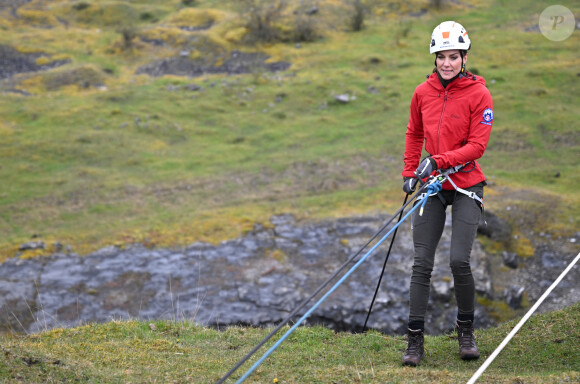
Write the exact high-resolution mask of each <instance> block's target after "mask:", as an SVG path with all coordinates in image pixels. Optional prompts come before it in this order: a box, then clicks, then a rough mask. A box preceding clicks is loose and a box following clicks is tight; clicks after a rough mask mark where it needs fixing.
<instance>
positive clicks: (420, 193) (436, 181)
mask: <svg viewBox="0 0 580 384" xmlns="http://www.w3.org/2000/svg"><path fill="white" fill-rule="evenodd" d="M463 166H464V165H463V164H462V165H458V166H456V167H453V168H449V169H446V170H443V171H441V172H440V173H439V174H438V175H436V176H430V177H429V178H428V179H427V181H426V182H425V183H423V184H422V185H421V187H420V188H419V189H418V190H417V192H415V194H414V195H413V197H412V198H411V200H410V201H408V202H407V199H405V202H404V203H403V206H402V207H401V208H400V209H399V210H398V211H397V212H396V213H395V214H394V215H393V217H391V218H390V219H389V220H388V221H387V222H386V223H385V224H384V225H383V226H382V227H381V228H380V229H379V230H378V231H377V232H376V233H375V234H374V235H373V236H372V237H371V238H370V240H369V241H368V242H367V243H366V244H364V245H363V246H362V247H361V248H360V249H359V250H358V252H356V253H355V254H354V255H353V256H351V257H350V258H349V259H348V260H347V261H346V262H345V263H344V264H343V265H342V266H340V268H339V269H338V270H337V271H336V272H335V273H334V274H333V275H332V276H331V277H330V278H329V279H328V280H326V281H325V282H324V283H322V285H320V287H318V288H317V289H316V291H315V292H314V293H313V294H312V295H311V296H310V297H309V298H307V299H306V300H304V301H303V302H302V303H301V304H300V305H299V306H298V307H297V308H296V309H294V310H293V311H292V312H291V313H290V314H289V315H288V316H287V317H286V318H285V319H284V320H283V321H282V322H281V323H280V324H279V325H278V326H277V327H276V328H275V329H273V330H272V331H271V332H270V333H269V334H268V335H267V336H266V337H265V338H264V339H263V340H262V341H261V342H260V343H258V345H256V346H255V347H254V348H253V349H252V350H251V351H250V352H249V353H248V354H247V355H246V356H245V357H244V358H242V359H241V360H240V361H238V363H237V364H236V365H235V366H234V367H233V368H232V369H230V370H229V371H228V372H227V373H226V374H225V375H224V376H223V377H222V378H221V379H220V380H219V381H218V382H217V384H221V383H224V382H225V381H226V380H227V379H228V378H229V377H230V376H231V375H232V374H233V373H234V372H235V371H236V370H237V369H238V368H240V367H241V366H242V365H243V364H244V363H245V362H246V361H247V360H248V359H249V358H250V357H251V356H252V355H253V354H254V353H256V352H257V351H258V349H260V348H261V347H262V346H263V345H264V344H265V343H266V342H267V341H268V340H270V338H272V336H274V335H275V334H276V333H277V332H278V331H279V330H280V329H282V327H284V326H285V325H286V324H287V323H288V322H289V321H291V320H292V318H293V317H294V316H296V315H297V314H298V312H299V311H300V310H301V309H303V308H304V307H305V306H306V305H307V304H308V303H309V302H310V301H311V300H312V299H314V298H315V297H316V296H317V295H318V294H319V293H320V292H322V290H323V289H324V288H326V287H327V286H328V285H329V284H330V282H331V281H332V280H334V279H335V278H336V277H337V276H338V275H339V274H340V273H341V272H342V271H343V270H344V269H345V268H346V267H347V266H348V265H349V264H351V263H352V262H354V260H355V259H356V258H357V257H358V256H359V255H360V254H361V253H362V252H363V251H364V250H365V249H366V248H367V247H368V246H369V245H370V244H371V243H372V242H373V241H374V240H375V239H377V238H378V237H379V236H380V235H381V234H382V233H383V232H384V231H385V230H386V229H387V227H388V226H389V225H390V224H391V223H392V222H393V221H394V220H395V218H396V217H397V215H402V214H403V212H404V210H405V208H406V207H407V206H408V205H409V204H411V203H412V202H413V200H415V199H417V202H419V203H418V204H415V205H414V206H413V207H412V208H411V209H410V210H409V211H408V212H407V213H406V214H405V215H404V216H403V217H402V219H401V217H400V216H399V221H398V222H397V223H396V224H395V225H394V226H393V228H391V229H390V230H389V231H388V232H387V233H386V234H384V235H383V236H382V237H381V238H380V240H378V241H377V242H376V243H375V244H374V245H373V246H372V247H371V248H370V250H369V251H368V252H367V253H365V254H364V255H363V256H362V257H361V258H360V259H359V260H358V261H357V262H356V263H355V264H354V265H353V266H352V267H351V268H350V269H349V270H348V271H347V272H346V273H345V274H344V275H343V276H342V277H341V278H340V279H339V280H338V281H337V282H336V283H335V284H334V285H333V286H332V287H331V288H330V289H329V290H328V291H327V292H326V293H325V294H324V295H323V296H322V297H321V298H320V299H319V300H318V301H317V302H316V303H314V304H313V305H312V306H311V307H310V309H308V310H307V311H306V312H305V313H304V314H303V315H302V317H300V319H298V320H297V321H296V322H295V323H294V325H293V326H292V327H291V328H290V329H289V330H288V331H286V333H285V334H284V335H282V337H281V338H280V339H279V340H278V341H277V342H276V343H275V344H274V345H273V346H272V347H270V349H268V351H266V352H265V353H264V354H263V355H262V357H260V359H259V360H258V361H256V362H255V363H254V365H253V366H252V367H250V369H248V370H247V371H246V373H244V374H243V375H242V376H241V377H240V378H239V379H238V380H237V381H236V383H243V382H244V381H245V380H246V379H247V378H248V377H249V376H250V375H251V374H252V372H254V371H255V370H256V368H258V367H259V366H260V364H262V362H264V360H266V358H268V356H270V355H271V354H272V352H274V351H275V350H276V349H277V348H278V347H279V346H280V345H281V344H282V343H283V342H284V340H286V339H287V338H288V336H290V335H291V334H292V333H293V332H294V331H295V330H296V328H298V327H299V326H300V324H302V323H303V322H304V320H306V319H307V318H308V317H309V316H310V315H311V314H312V312H314V311H315V310H316V309H317V308H318V307H319V306H320V305H321V304H322V302H324V300H326V299H327V298H328V297H329V296H330V295H331V294H332V293H333V292H334V291H335V290H336V289H337V288H338V287H339V286H340V285H341V284H342V283H343V282H344V281H345V280H346V279H347V278H348V277H349V276H350V275H351V274H352V273H353V272H354V271H355V270H356V269H358V267H359V266H360V265H361V264H362V263H364V262H365V260H366V259H368V258H369V256H370V255H371V254H372V253H373V252H374V251H375V250H376V249H377V248H378V247H379V246H380V245H381V244H382V243H383V242H384V241H385V240H386V239H387V238H388V237H389V236H390V235H391V234H393V233H394V232H396V231H397V229H398V228H399V226H400V225H401V224H402V223H403V222H404V221H405V220H406V219H407V218H408V217H409V216H410V215H411V214H412V213H413V211H415V210H416V209H418V208H421V211H422V208H423V206H424V205H425V203H426V202H427V199H428V198H429V196H432V195H436V194H437V193H438V192H439V191H440V190H441V188H442V185H443V183H444V182H445V181H451V179H450V178H449V176H450V175H451V174H453V173H455V172H458V171H459V170H460V169H461V168H463ZM452 185H454V184H453V183H452ZM421 213H422V212H421ZM391 245H392V243H391ZM385 263H386V262H385ZM381 277H382V275H381ZM375 295H376V294H375ZM371 308H372V306H371ZM369 313H370V311H369ZM367 320H368V317H367ZM365 326H366V321H365Z"/></svg>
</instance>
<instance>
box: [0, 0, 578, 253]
mask: <svg viewBox="0 0 580 384" xmlns="http://www.w3.org/2000/svg"><path fill="white" fill-rule="evenodd" d="M74 4H76V3H74ZM87 4H89V5H90V7H89V8H87V9H85V10H74V9H73V8H72V5H73V3H72V2H67V1H65V2H57V3H52V2H42V3H40V2H32V3H31V4H29V5H27V6H26V7H28V8H30V9H35V10H36V12H41V13H42V12H45V13H48V14H52V15H55V16H58V17H61V18H65V19H66V18H68V19H67V20H68V22H69V24H68V26H67V27H65V26H64V25H62V23H58V24H57V25H55V26H54V27H53V28H50V29H46V28H40V27H35V26H28V25H26V24H22V23H20V24H19V23H18V21H17V20H13V19H11V18H10V17H9V16H8V15H6V16H7V17H6V19H5V21H3V24H1V25H0V26H3V28H4V30H3V33H2V34H0V42H2V43H4V44H10V45H12V46H14V47H16V48H18V49H21V50H24V51H39V50H42V51H46V52H47V53H49V54H51V55H53V56H59V55H61V56H64V57H67V58H69V59H70V60H71V61H72V62H71V63H70V64H68V65H67V66H65V67H63V68H58V69H54V70H52V71H49V72H43V73H39V74H37V75H20V76H18V77H17V78H16V79H14V80H13V82H14V84H15V86H16V87H18V88H20V89H24V90H27V91H29V92H31V93H32V95H31V96H21V95H17V94H12V93H2V94H0V100H1V102H0V116H1V118H0V160H1V161H2V164H3V165H2V167H0V180H2V188H1V191H0V211H1V212H2V214H1V215H0V218H1V220H0V235H1V238H2V240H1V242H0V249H2V255H1V256H0V257H3V258H6V257H12V256H14V254H15V248H16V247H17V246H18V245H19V244H20V243H22V242H25V241H27V240H29V239H30V238H31V237H32V236H33V235H34V236H37V237H38V236H40V238H41V239H43V240H45V241H46V242H47V243H50V242H53V241H60V242H63V243H67V244H71V245H72V246H73V250H75V251H76V252H79V253H86V252H89V251H91V250H94V249H96V248H98V247H101V246H103V245H106V244H110V243H123V242H132V241H140V240H143V239H144V238H147V237H151V236H153V235H154V234H159V233H162V235H158V236H157V241H156V243H155V244H156V245H166V246H170V245H176V244H186V243H189V242H192V241H196V240H206V241H214V242H215V241H220V240H223V239H224V238H227V237H230V236H237V235H239V234H241V233H243V231H244V230H245V229H247V228H249V227H251V226H250V224H248V223H250V222H252V221H257V222H267V221H268V219H269V217H270V216H271V215H272V214H274V213H279V212H280V211H282V210H287V211H289V212H292V213H294V214H295V215H297V216H298V217H304V218H310V219H318V218H322V217H327V216H339V215H341V214H356V213H364V212H371V211H379V210H392V209H393V208H394V207H396V206H397V205H398V204H399V201H400V200H401V192H400V170H401V167H402V163H401V161H400V159H401V156H402V152H403V147H404V132H405V127H406V123H407V119H408V113H409V112H408V109H409V102H410V98H411V95H412V93H413V90H414V88H415V87H416V85H417V84H419V83H420V82H421V81H423V79H424V76H425V74H427V73H429V72H430V70H431V65H432V63H431V58H430V57H429V56H428V54H427V53H426V50H427V49H426V47H425V43H424V41H425V36H428V35H429V34H430V33H431V30H432V28H433V25H436V24H437V23H438V22H439V21H440V20H442V19H450V18H453V19H456V20H458V21H461V22H462V23H463V24H464V25H466V26H467V28H468V30H469V31H470V36H471V38H472V40H473V42H474V46H473V50H472V52H471V53H470V56H469V62H468V67H469V68H475V69H477V70H478V72H479V73H480V74H481V75H483V76H484V77H485V78H486V80H487V83H488V86H489V88H490V91H491V93H492V95H493V97H494V104H495V106H494V109H495V111H494V112H495V116H496V118H495V121H494V129H493V132H492V137H491V139H490V144H489V147H488V150H487V152H486V154H485V155H484V157H483V158H482V159H481V164H482V166H483V168H484V170H485V172H486V174H487V176H488V178H489V179H490V180H491V181H493V185H492V186H490V188H489V192H490V193H489V196H490V198H489V199H488V200H487V204H488V209H490V210H496V211H501V210H502V209H503V208H504V207H505V205H506V204H505V202H506V201H508V200H510V199H512V200H517V199H518V196H519V195H520V194H522V193H523V194H526V193H528V192H530V191H531V192H532V193H533V194H534V195H535V196H538V197H539V198H540V199H541V200H542V201H547V200H549V201H551V202H552V203H553V206H554V209H551V210H550V212H549V214H547V215H546V220H543V221H542V223H543V230H545V231H552V232H555V233H557V234H564V235H566V234H571V233H574V231H575V228H577V227H578V217H580V208H579V207H580V204H579V203H580V201H579V197H580V194H578V192H577V188H578V187H579V186H580V178H579V176H578V175H579V173H578V166H577V160H576V159H577V158H578V148H579V143H578V134H577V132H578V123H577V122H578V121H579V118H580V111H579V110H578V108H575V107H574V106H575V105H578V102H579V101H580V91H579V90H580V87H578V82H579V81H580V77H578V74H577V72H578V64H580V61H579V60H580V59H578V55H577V46H578V40H579V35H578V34H577V33H574V34H573V35H572V36H571V37H570V38H569V39H567V40H565V41H563V42H558V43H556V42H552V41H550V40H548V39H546V38H544V37H543V36H542V35H541V34H540V33H535V32H525V31H524V28H525V27H527V26H530V25H533V23H534V22H536V19H537V17H538V14H539V13H540V12H541V10H543V9H544V8H545V7H546V6H547V5H549V4H548V2H533V4H530V3H529V2H524V1H509V2H507V1H499V0H498V1H496V2H495V3H494V4H491V5H484V4H483V3H479V2H474V7H460V6H453V7H452V8H447V9H443V10H440V11H437V12H430V13H429V14H428V15H426V16H424V17H423V18H422V19H414V18H412V17H408V16H407V17H403V18H402V19H401V16H400V15H399V16H397V14H396V13H394V12H390V13H389V12H386V13H385V12H383V13H381V15H377V14H375V15H373V16H369V17H368V18H367V20H366V23H365V25H366V28H365V29H364V30H363V31H362V32H359V33H348V32H343V31H342V30H341V28H337V27H336V25H335V24H336V21H333V22H334V23H335V24H333V25H334V26H335V27H334V28H331V29H329V30H327V31H325V34H324V37H323V38H322V39H321V40H319V41H316V42H313V43H304V44H302V47H301V48H297V47H296V46H295V45H294V44H273V45H268V46H260V45H258V46H255V47H252V46H235V44H230V43H228V44H230V46H227V47H225V46H224V49H232V48H241V49H244V50H251V49H258V50H259V49H261V50H264V51H266V52H267V53H269V54H271V55H272V56H273V58H274V59H275V60H288V61H290V62H292V63H293V67H292V68H291V70H290V71H288V72H287V73H284V74H281V75H279V76H276V75H272V74H268V73H259V72H257V73H254V74H250V75H242V76H230V77H223V76H204V77H202V78H195V79H187V78H179V77H174V76H167V77H162V78H149V77H147V76H144V75H140V76H137V75H135V74H134V73H135V71H136V69H137V68H138V66H140V65H142V64H144V63H147V62H149V61H151V60H152V59H154V58H155V57H162V56H167V55H173V54H176V53H177V52H179V49H180V47H179V46H166V47H162V48H158V47H157V48H156V47H153V46H150V45H148V44H145V43H142V42H139V41H136V44H135V46H134V47H133V48H132V49H130V50H127V51H124V50H122V49H120V42H121V36H120V34H119V33H118V32H116V30H115V27H114V26H113V25H114V24H115V20H116V19H115V17H118V16H119V15H121V14H123V15H129V16H131V17H133V18H135V23H136V24H135V25H136V28H139V29H140V30H144V29H147V28H154V27H157V26H166V25H167V22H168V20H171V17H172V15H174V14H175V13H176V12H178V11H179V9H181V8H182V4H181V2H178V1H172V2H163V4H161V3H159V2H151V1H149V2H148V1H142V2H123V1H117V2H108V3H106V4H104V3H103V4H100V3H99V2H90V1H88V2H87ZM329 4H331V2H329ZM230 5H231V4H229V3H228V4H225V5H224V8H223V9H224V10H226V12H229V13H228V15H229V16H228V20H227V21H223V22H221V24H220V23H218V25H216V26H214V27H213V28H212V29H210V30H209V31H206V32H200V33H199V36H205V37H204V38H208V37H209V38H211V39H213V41H214V42H217V41H222V40H223V39H222V37H220V36H218V35H219V34H220V33H222V34H223V31H225V30H227V28H230V27H232V28H233V27H237V25H239V24H236V22H235V17H236V13H235V12H233V11H231V9H232V8H231V7H230ZM101 6H102V9H101V10H100V11H99V7H101ZM218 6H219V4H218V2H209V1H199V2H196V5H195V7H199V8H207V9H211V8H212V7H218ZM500 6H501V8H502V12H497V9H499V8H498V7H500ZM405 7H407V8H405V9H407V10H409V11H413V10H414V9H413V7H419V5H418V3H417V4H415V3H414V2H411V3H408V4H407V5H405ZM569 7H571V9H572V10H573V11H576V12H578V9H577V8H574V7H572V6H571V5H569ZM387 8H388V7H385V6H384V4H382V3H381V7H378V8H377V10H378V9H381V10H382V11H384V10H385V9H387ZM115 9H116V10H117V11H118V12H117V11H116V12H112V10H115ZM401 9H402V8H401ZM88 10H90V12H89V11H88ZM85 11H86V12H85ZM377 12H378V11H377ZM143 13H149V14H151V15H153V16H154V18H153V19H151V18H141V17H140V15H142V14H143ZM81 16H82V17H81ZM129 16H127V17H129ZM321 17H324V15H322V16H321ZM232 20H234V21H232ZM11 23H12V24H11ZM11 25H13V26H11ZM97 27H100V28H97ZM214 29H215V30H214ZM180 33H183V32H180ZM506 36H509V38H505V37H506ZM220 39H221V40H220ZM214 44H215V43H214ZM82 66H88V67H87V68H92V70H93V71H97V72H95V76H97V75H98V76H101V77H102V78H103V79H104V83H105V85H106V86H107V90H105V91H102V90H97V89H84V88H82V87H80V86H78V85H75V84H73V85H68V86H65V87H61V88H58V87H57V88H55V89H52V88H51V89H52V90H50V91H49V90H48V88H49V87H50V86H53V85H51V84H52V83H51V81H54V80H53V78H54V76H55V75H54V74H56V73H61V72H60V71H62V73H65V74H66V73H71V74H72V73H73V72H74V70H75V69H77V68H79V67H82ZM105 70H107V71H108V72H105ZM67 71H68V72H67ZM191 83H195V84H198V85H201V86H202V87H203V88H204V90H203V91H202V92H192V91H188V90H185V89H184V88H183V86H185V85H188V84H191ZM369 87H375V88H376V89H377V90H378V91H379V93H378V94H374V93H369V92H368V91H367V90H368V89H369ZM344 92H349V93H350V94H354V95H356V97H357V99H356V101H354V102H351V103H349V104H348V105H339V104H338V103H336V102H335V101H334V98H333V95H334V94H339V93H344ZM277 97H278V101H279V102H276V99H277ZM280 100H281V101H280ZM558 173H559V175H560V177H555V175H556V174H558ZM543 213H544V212H541V211H538V212H537V215H538V216H541V215H542V214H543ZM570 220H571V221H570Z"/></svg>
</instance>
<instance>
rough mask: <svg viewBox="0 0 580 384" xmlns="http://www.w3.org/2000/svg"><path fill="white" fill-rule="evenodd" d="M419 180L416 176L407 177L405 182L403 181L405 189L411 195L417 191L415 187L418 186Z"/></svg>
mask: <svg viewBox="0 0 580 384" xmlns="http://www.w3.org/2000/svg"><path fill="white" fill-rule="evenodd" d="M418 181H419V180H417V179H415V178H414V177H405V182H404V183H403V191H404V192H405V193H406V194H407V195H410V194H411V193H413V192H415V187H416V186H417V182H418Z"/></svg>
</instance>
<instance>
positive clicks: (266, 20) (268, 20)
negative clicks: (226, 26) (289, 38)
mask: <svg viewBox="0 0 580 384" xmlns="http://www.w3.org/2000/svg"><path fill="white" fill-rule="evenodd" d="M287 6H288V3H287V1H286V0H240V15H241V17H242V18H243V19H244V20H245V21H246V28H247V29H248V36H249V38H250V39H252V40H255V41H263V42H273V41H278V40H281V36H282V33H281V29H280V24H281V21H282V19H283V17H284V11H285V10H286V8H287Z"/></svg>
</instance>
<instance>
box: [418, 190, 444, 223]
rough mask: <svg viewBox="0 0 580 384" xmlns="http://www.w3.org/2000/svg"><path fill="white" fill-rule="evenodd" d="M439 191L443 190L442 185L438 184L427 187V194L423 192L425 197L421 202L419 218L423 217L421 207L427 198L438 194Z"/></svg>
mask: <svg viewBox="0 0 580 384" xmlns="http://www.w3.org/2000/svg"><path fill="white" fill-rule="evenodd" d="M441 189H443V185H442V184H441V183H439V182H437V183H432V184H429V185H428V186H427V192H425V196H424V197H423V200H422V202H421V210H419V216H423V207H424V206H425V204H427V199H428V198H429V196H431V195H433V194H436V193H438V192H439V191H440V190H441Z"/></svg>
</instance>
